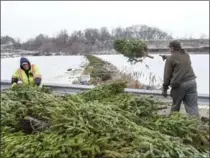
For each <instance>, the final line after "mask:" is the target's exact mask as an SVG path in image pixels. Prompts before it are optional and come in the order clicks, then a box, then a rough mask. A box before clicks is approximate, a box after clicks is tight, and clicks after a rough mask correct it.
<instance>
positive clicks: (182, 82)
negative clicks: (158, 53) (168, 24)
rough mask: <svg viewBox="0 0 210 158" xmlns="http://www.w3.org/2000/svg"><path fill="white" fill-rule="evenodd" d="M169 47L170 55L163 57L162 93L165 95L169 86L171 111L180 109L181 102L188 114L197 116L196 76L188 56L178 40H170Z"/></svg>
mask: <svg viewBox="0 0 210 158" xmlns="http://www.w3.org/2000/svg"><path fill="white" fill-rule="evenodd" d="M169 49H170V52H171V55H170V56H165V57H163V59H164V58H165V59H166V62H165V68H164V77H163V78H164V82H163V92H162V94H163V96H164V97H167V90H168V87H169V86H170V87H171V97H172V99H173V105H172V108H171V112H173V111H180V107H181V103H182V102H183V103H184V105H185V109H186V112H187V113H188V114H190V115H196V116H199V113H198V102H197V98H198V94H197V83H196V81H195V79H196V76H195V73H194V71H193V68H192V66H191V60H190V56H189V54H188V53H187V52H185V50H184V49H182V47H181V44H180V43H179V42H178V41H172V42H170V43H169Z"/></svg>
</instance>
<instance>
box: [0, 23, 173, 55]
mask: <svg viewBox="0 0 210 158" xmlns="http://www.w3.org/2000/svg"><path fill="white" fill-rule="evenodd" d="M116 38H117V39H128V38H139V39H143V40H157V39H173V37H172V36H171V35H170V34H168V33H166V32H164V31H162V30H160V29H158V28H156V27H150V26H147V25H133V26H130V27H126V28H121V27H118V28H114V29H112V30H111V31H109V30H108V29H107V28H106V27H102V28H100V29H96V28H87V29H85V30H82V31H81V30H80V31H74V32H73V33H71V34H69V33H68V32H67V30H65V29H64V30H62V31H60V32H59V33H58V34H57V35H56V36H55V37H48V36H47V35H44V34H40V35H38V36H36V37H35V38H31V39H29V40H28V41H26V42H22V43H21V42H20V40H19V39H18V40H15V39H13V38H12V37H9V36H4V37H1V44H2V45H6V44H8V43H10V45H11V44H12V46H13V47H14V49H23V50H28V51H38V52H40V53H44V54H47V53H50V52H62V53H66V54H71V55H74V54H87V53H90V52H98V51H104V50H112V49H113V41H114V39H116ZM6 47H7V45H6Z"/></svg>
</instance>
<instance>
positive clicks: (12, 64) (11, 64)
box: [1, 56, 87, 84]
mask: <svg viewBox="0 0 210 158" xmlns="http://www.w3.org/2000/svg"><path fill="white" fill-rule="evenodd" d="M28 59H29V60H30V61H31V63H33V64H36V65H37V66H38V67H39V68H40V71H41V73H42V75H43V82H47V83H63V84H71V83H72V81H73V80H75V79H76V78H77V77H79V76H80V75H81V73H82V72H83V70H84V65H85V63H86V62H87V60H86V59H85V57H84V56H41V57H38V56H37V57H28ZM19 61H20V57H17V58H5V59H1V80H10V79H11V77H12V74H13V73H14V71H15V70H16V69H17V68H19V67H20V66H19ZM70 68H71V69H72V70H71V71H67V70H68V69H70Z"/></svg>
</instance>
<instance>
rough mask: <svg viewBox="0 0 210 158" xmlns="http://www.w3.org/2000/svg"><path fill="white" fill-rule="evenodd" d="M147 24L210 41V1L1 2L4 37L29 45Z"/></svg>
mask: <svg viewBox="0 0 210 158" xmlns="http://www.w3.org/2000/svg"><path fill="white" fill-rule="evenodd" d="M135 24H146V25H149V26H155V27H158V28H160V29H162V30H164V31H167V32H168V33H172V35H173V36H174V37H186V36H187V37H189V36H192V37H200V36H201V35H202V34H205V35H207V37H209V1H197V2H196V1H191V2H190V1H185V2H183V1H174V2H170V1H168V2H167V1H166V2H165V1H157V2H152V1H148V2H147V1H144V2H143V1H132V2H131V1H92V2H91V1H90V2H87V1H77V2H76V1H61V2H59V1H33V2H31V1H19V2H18V1H3V2H2V1H1V35H2V36H4V35H9V36H12V37H14V38H18V37H19V38H20V39H21V41H25V40H27V39H29V38H31V37H35V36H36V35H38V34H40V33H43V34H47V35H49V36H54V35H56V34H57V33H58V32H59V31H60V30H62V29H67V31H68V32H69V33H71V32H72V31H75V30H80V29H85V28H88V27H91V28H100V27H102V26H107V27H108V28H109V29H111V28H113V27H118V26H121V27H127V26H131V25H135Z"/></svg>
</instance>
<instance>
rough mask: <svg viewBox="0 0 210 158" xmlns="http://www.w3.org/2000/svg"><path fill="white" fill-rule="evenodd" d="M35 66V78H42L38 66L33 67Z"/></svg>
mask: <svg viewBox="0 0 210 158" xmlns="http://www.w3.org/2000/svg"><path fill="white" fill-rule="evenodd" d="M33 66H34V68H33V69H34V78H42V75H41V72H40V70H39V68H38V66H36V65H33Z"/></svg>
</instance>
